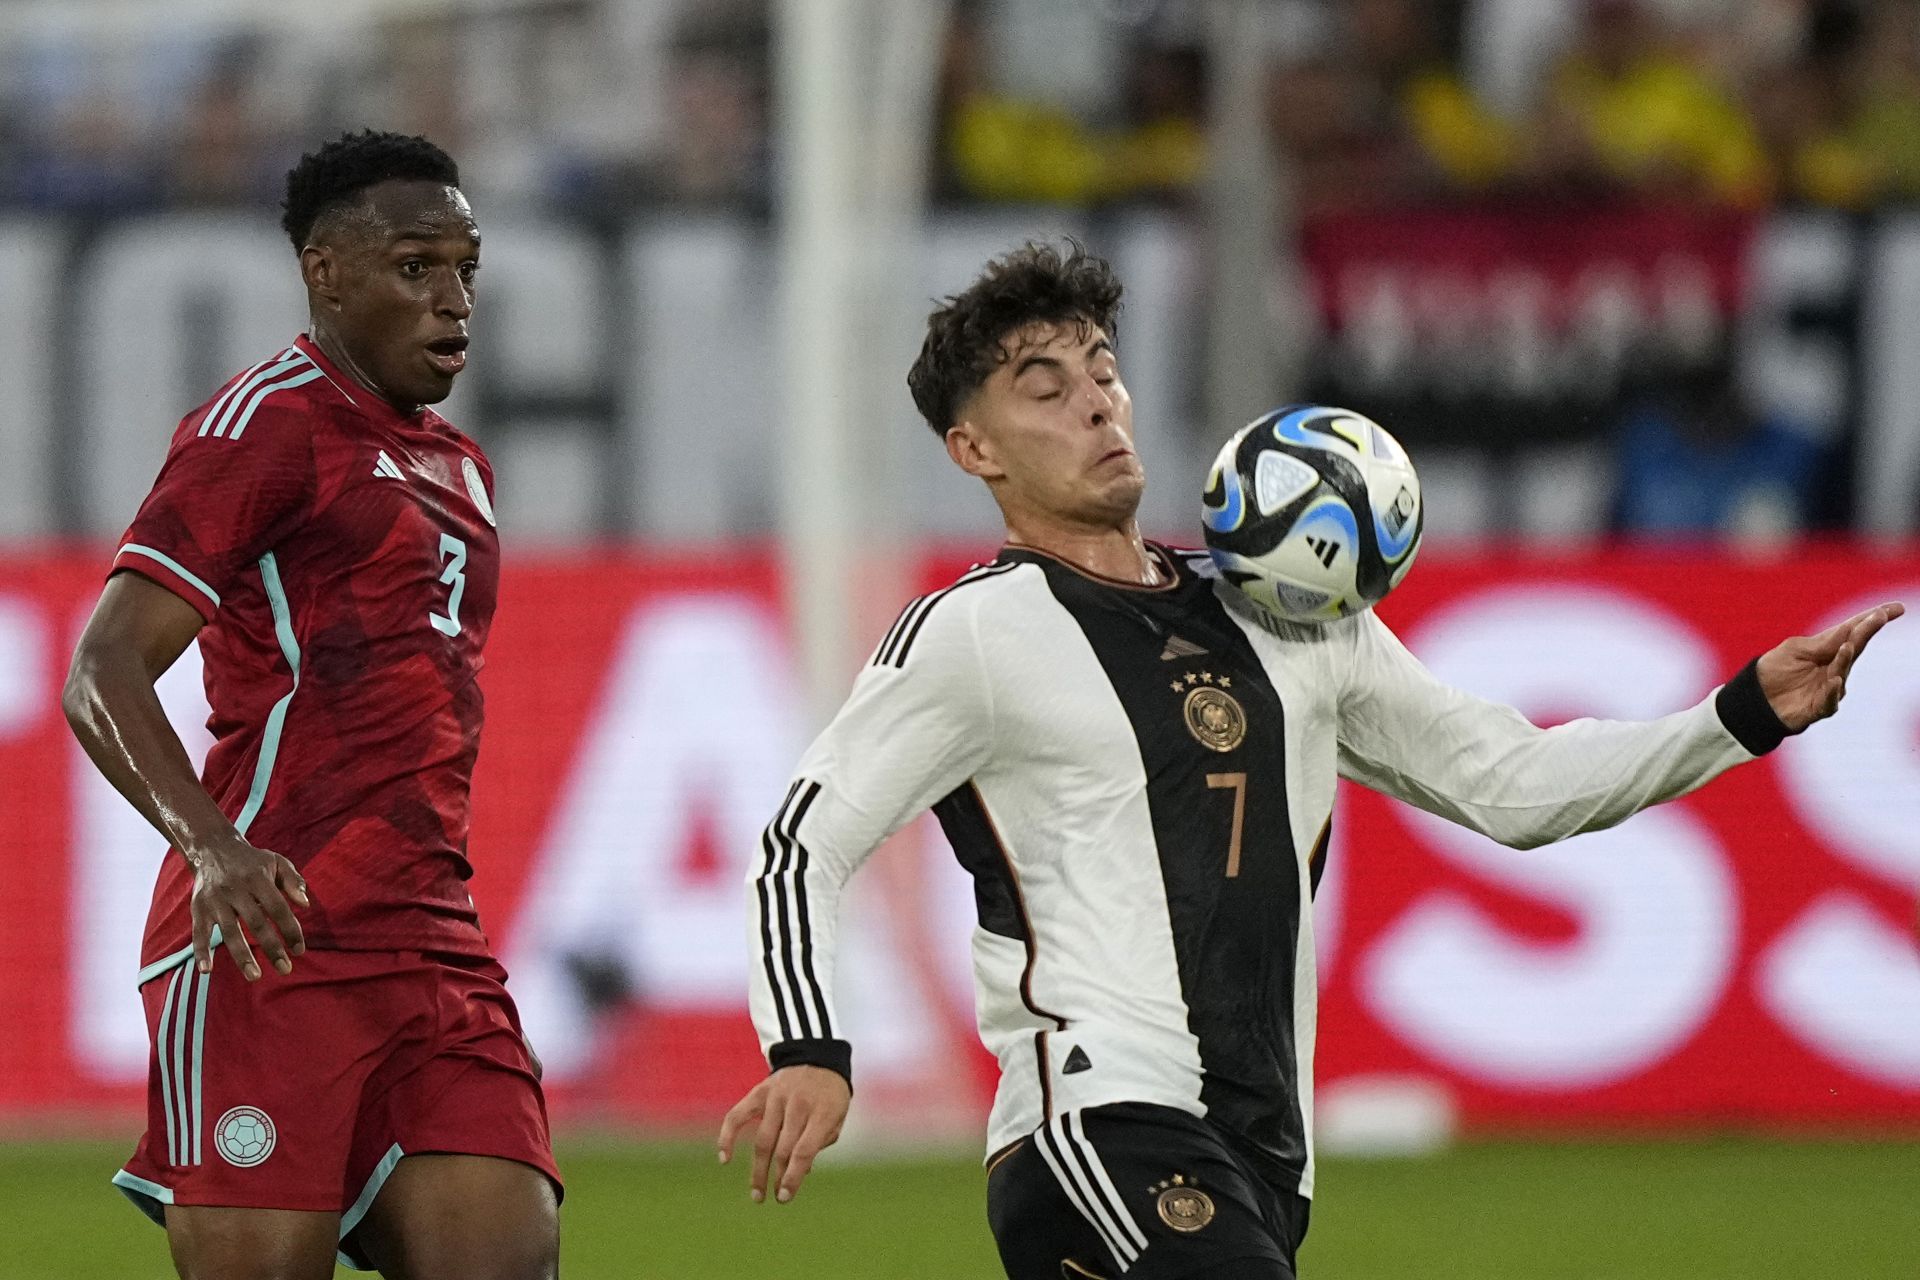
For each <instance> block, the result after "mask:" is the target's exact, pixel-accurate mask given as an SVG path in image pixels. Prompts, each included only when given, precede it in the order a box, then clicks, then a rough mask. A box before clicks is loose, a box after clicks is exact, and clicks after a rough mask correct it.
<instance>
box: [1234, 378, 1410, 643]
mask: <svg viewBox="0 0 1920 1280" xmlns="http://www.w3.org/2000/svg"><path fill="white" fill-rule="evenodd" d="M1424 520H1425V514H1424V512H1423V511H1422V509H1421V506H1420V478H1419V477H1418V476H1416V475H1415V474H1414V471H1413V463H1412V461H1410V460H1409V459H1408V457H1407V451H1406V450H1405V449H1402V448H1401V447H1400V442H1399V441H1397V440H1395V439H1394V438H1393V437H1392V436H1390V435H1388V434H1387V433H1386V431H1385V430H1384V429H1382V428H1381V427H1380V425H1379V424H1378V423H1376V422H1373V421H1372V420H1371V419H1368V418H1365V417H1362V416H1361V415H1359V414H1357V413H1352V412H1349V411H1348V410H1346V409H1334V408H1329V407H1327V406H1325V405H1308V406H1304V407H1302V406H1294V407H1290V408H1286V409H1276V410H1274V411H1273V412H1272V413H1269V414H1267V415H1266V416H1264V417H1262V418H1258V419H1256V420H1255V421H1253V422H1251V423H1249V424H1248V425H1246V426H1244V427H1242V428H1241V429H1240V430H1239V431H1237V432H1235V433H1234V435H1233V438H1232V439H1231V440H1229V441H1227V443H1226V445H1225V446H1224V447H1223V448H1222V449H1221V450H1220V455H1219V456H1218V457H1217V458H1215V459H1214V463H1213V470H1212V471H1210V472H1208V473H1207V492H1206V497H1205V498H1204V500H1203V503H1202V511H1201V522H1202V523H1203V524H1204V525H1205V526H1206V538H1207V550H1208V551H1209V552H1211V553H1212V555H1213V560H1214V563H1215V564H1216V565H1218V566H1219V567H1220V574H1221V576H1222V577H1224V578H1225V579H1226V580H1227V581H1228V582H1230V583H1232V584H1233V585H1234V586H1236V587H1238V588H1239V589H1240V590H1241V591H1243V592H1245V593H1246V594H1247V596H1248V597H1250V598H1251V599H1252V600H1253V601H1254V602H1255V603H1256V604H1259V605H1260V606H1261V607H1262V608H1265V609H1267V610H1269V611H1271V612H1273V613H1275V614H1277V615H1279V616H1280V617H1282V618H1287V619H1290V620H1292V621H1295V622H1328V621H1331V620H1333V619H1335V618H1344V617H1346V616H1347V615H1348V614H1352V613H1358V612H1360V611H1361V610H1363V609H1369V608H1372V607H1373V605H1375V604H1376V603H1378V602H1379V600H1380V599H1381V598H1382V597H1383V596H1385V595H1386V594H1387V592H1389V591H1391V590H1393V589H1394V588H1395V587H1397V586H1399V585H1400V580H1401V579H1402V578H1404V577H1406V576H1407V570H1408V569H1410V568H1412V567H1413V557H1414V553H1415V552H1417V551H1418V550H1419V549H1420V531H1421V528H1422V527H1423V524H1424Z"/></svg>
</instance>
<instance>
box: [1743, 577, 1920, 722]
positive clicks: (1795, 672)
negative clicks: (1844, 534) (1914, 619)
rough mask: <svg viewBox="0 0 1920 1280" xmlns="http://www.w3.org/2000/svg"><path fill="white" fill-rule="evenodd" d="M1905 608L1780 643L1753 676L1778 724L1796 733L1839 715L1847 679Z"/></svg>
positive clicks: (1870, 613) (1881, 609)
mask: <svg viewBox="0 0 1920 1280" xmlns="http://www.w3.org/2000/svg"><path fill="white" fill-rule="evenodd" d="M1906 611H1907V610H1906V606H1905V605H1901V604H1883V605H1880V606H1878V607H1876V608H1872V609H1869V610H1867V611H1866V612H1865V613H1856V614H1855V615H1854V616H1853V617H1851V618H1848V619H1847V620H1846V621H1845V622H1840V623H1836V624H1834V625H1833V626H1831V627H1828V628H1827V629H1826V630H1825V631H1822V632H1821V633H1820V634H1819V635H1817V636H1794V637H1792V638H1791V639H1788V640H1782V641H1781V642H1780V643H1779V644H1777V645H1775V646H1774V647H1773V648H1771V649H1769V650H1767V652H1766V653H1764V654H1762V655H1761V656H1760V664H1759V667H1758V668H1757V670H1756V671H1755V674H1756V675H1758V676H1759V677H1760V691H1761V692H1762V693H1764V694H1766V695H1767V704H1768V705H1769V706H1771V707H1772V708H1773V714H1774V715H1776V716H1779V717H1780V723H1781V724H1784V725H1785V726H1787V729H1788V730H1789V731H1790V732H1793V733H1798V732H1800V730H1802V729H1804V728H1806V727H1807V726H1808V725H1810V724H1812V723H1813V722H1814V721H1816V720H1824V719H1826V718H1827V717H1828V716H1830V715H1832V714H1833V713H1834V712H1835V711H1837V710H1839V709H1840V699H1842V698H1844V697H1846V696H1847V673H1848V672H1850V671H1852V670H1853V664H1854V660H1855V659H1857V658H1858V657H1859V656H1860V653H1861V651H1862V650H1864V649H1865V648H1866V647H1867V641H1869V640H1871V639H1873V637H1874V636H1875V635H1877V634H1879V631H1880V628H1882V627H1884V626H1886V625H1887V624H1888V623H1889V622H1892V621H1893V620H1894V619H1895V618H1897V617H1899V616H1900V615H1901V614H1903V613H1905V612H1906Z"/></svg>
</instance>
